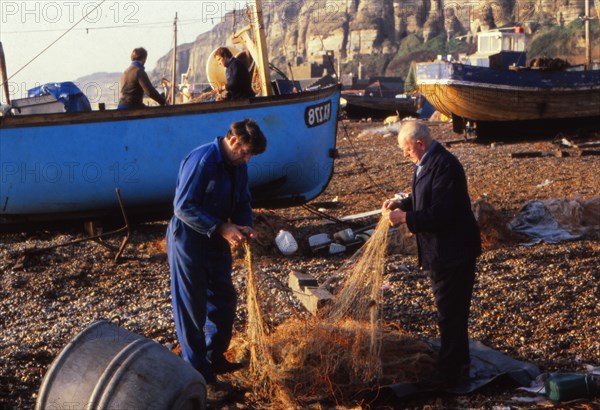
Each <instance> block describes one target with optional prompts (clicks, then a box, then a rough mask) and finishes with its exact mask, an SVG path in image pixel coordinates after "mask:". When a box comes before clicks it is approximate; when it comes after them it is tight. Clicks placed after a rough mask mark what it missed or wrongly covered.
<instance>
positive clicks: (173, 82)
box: [171, 13, 177, 105]
mask: <svg viewBox="0 0 600 410" xmlns="http://www.w3.org/2000/svg"><path fill="white" fill-rule="evenodd" d="M176 87H177V13H175V20H173V72H172V74H171V105H175V88H176Z"/></svg>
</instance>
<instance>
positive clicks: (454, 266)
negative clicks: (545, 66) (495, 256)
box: [383, 120, 481, 387]
mask: <svg viewBox="0 0 600 410" xmlns="http://www.w3.org/2000/svg"><path fill="white" fill-rule="evenodd" d="M398 144H399V146H400V148H401V149H402V151H403V154H404V156H405V157H407V158H409V159H410V160H411V161H412V162H413V163H415V165H416V167H415V173H414V175H413V182H412V194H411V195H409V196H408V197H406V198H404V199H401V200H388V201H385V202H384V204H383V207H384V208H385V209H389V210H391V212H390V213H389V220H390V224H392V225H394V226H395V225H399V224H401V223H405V224H406V226H407V227H408V229H409V230H410V231H411V232H413V233H415V234H416V236H417V246H418V255H419V265H420V266H421V267H422V268H423V269H425V270H427V271H428V272H429V277H430V280H431V284H432V288H433V293H434V296H435V303H436V307H437V311H438V327H439V330H440V336H441V348H440V351H439V355H438V361H437V367H436V371H435V373H434V374H433V375H432V376H431V378H430V379H429V380H428V382H430V384H433V385H436V387H443V386H446V387H449V386H452V385H455V384H457V383H458V382H460V380H461V378H462V377H463V376H468V370H469V364H470V355H469V335H468V318H469V310H470V306H471V297H472V294H473V285H474V281H475V263H476V259H477V257H478V256H479V255H480V254H481V239H480V235H479V227H478V225H477V221H476V220H475V217H474V216H473V212H472V211H471V200H470V198H469V193H468V189H467V179H466V177H465V172H464V169H463V167H462V165H461V164H460V162H459V161H458V159H456V157H455V156H454V155H452V154H451V153H450V152H448V151H447V150H446V149H445V148H444V147H443V146H442V145H441V144H440V143H438V142H437V141H435V140H434V139H433V138H432V137H431V134H430V133H429V128H428V127H427V125H425V124H424V123H422V122H419V121H415V120H412V121H403V122H402V124H401V128H400V132H399V134H398Z"/></svg>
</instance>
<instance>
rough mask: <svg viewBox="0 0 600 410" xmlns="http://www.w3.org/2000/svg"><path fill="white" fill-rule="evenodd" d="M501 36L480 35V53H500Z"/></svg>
mask: <svg viewBox="0 0 600 410" xmlns="http://www.w3.org/2000/svg"><path fill="white" fill-rule="evenodd" d="M500 38H501V37H500V34H499V33H494V35H491V36H490V35H481V34H480V35H479V44H478V46H479V47H478V48H479V52H480V53H495V52H498V51H500V45H501V42H500Z"/></svg>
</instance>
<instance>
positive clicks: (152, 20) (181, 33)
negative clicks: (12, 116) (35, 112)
mask: <svg viewBox="0 0 600 410" xmlns="http://www.w3.org/2000/svg"><path fill="white" fill-rule="evenodd" d="M245 3H246V2H245V1H198V0H194V1H192V0H187V1H168V0H165V1H159V0H134V1H130V0H89V1H88V0H55V1H46V0H0V42H2V46H3V49H4V55H5V60H6V67H7V70H6V71H7V72H8V77H9V81H8V82H9V92H10V94H11V98H12V99H14V98H24V97H25V96H26V90H27V89H29V88H33V87H35V86H37V85H39V84H44V83H47V82H62V81H74V80H76V79H77V78H80V77H83V76H86V75H89V74H93V73H96V72H122V71H123V70H124V69H125V68H126V67H127V66H128V65H129V63H130V57H129V56H130V54H131V51H132V50H133V49H134V48H135V47H140V46H141V47H144V48H146V49H147V50H148V54H149V55H148V61H147V63H146V70H147V71H148V72H150V71H152V69H154V67H155V65H156V61H157V60H158V59H159V58H160V57H162V56H163V55H164V54H166V53H167V52H168V51H169V50H170V49H171V48H172V47H173V21H174V18H175V13H178V19H179V22H178V27H177V37H178V41H177V42H178V44H184V43H189V42H192V41H194V40H195V39H196V37H197V36H198V35H199V34H201V33H204V32H206V31H209V30H210V29H211V28H212V27H213V26H214V25H215V24H217V23H219V22H220V21H221V18H222V17H223V16H224V15H225V14H226V13H227V12H229V11H232V10H233V9H234V8H237V9H240V8H243V7H244V5H245ZM53 43H54V44H53ZM48 47H49V48H48ZM46 48H48V49H47V50H45V49H46ZM44 50H45V51H44ZM41 52H43V53H42V54H41V55H40V56H39V57H37V58H35V57H36V56H37V55H38V54H40V53H41ZM34 58H35V59H34ZM32 60H33V61H32ZM28 63H29V65H27V64H28ZM23 67H24V68H23ZM2 100H4V98H3V97H2Z"/></svg>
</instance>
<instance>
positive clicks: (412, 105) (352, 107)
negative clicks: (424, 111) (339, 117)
mask: <svg viewBox="0 0 600 410" xmlns="http://www.w3.org/2000/svg"><path fill="white" fill-rule="evenodd" d="M342 98H344V99H345V100H346V101H347V105H346V113H347V115H348V116H349V117H351V118H354V117H365V116H378V117H382V116H383V117H385V116H388V115H392V114H396V113H398V114H400V116H401V117H407V116H411V115H413V116H416V115H417V114H416V113H417V110H418V109H419V107H418V102H417V99H416V98H413V97H411V96H409V97H408V98H394V97H377V96H375V97H369V96H362V95H352V94H345V93H342Z"/></svg>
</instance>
